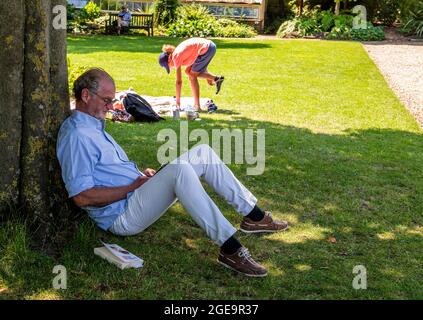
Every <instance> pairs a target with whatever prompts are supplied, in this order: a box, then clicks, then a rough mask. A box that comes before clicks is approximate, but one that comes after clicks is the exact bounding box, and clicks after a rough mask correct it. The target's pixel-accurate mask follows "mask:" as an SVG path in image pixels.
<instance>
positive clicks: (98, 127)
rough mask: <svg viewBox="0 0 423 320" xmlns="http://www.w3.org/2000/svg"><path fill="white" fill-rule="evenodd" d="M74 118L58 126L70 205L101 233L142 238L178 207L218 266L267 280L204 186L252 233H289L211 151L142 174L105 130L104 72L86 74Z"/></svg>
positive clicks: (110, 94)
mask: <svg viewBox="0 0 423 320" xmlns="http://www.w3.org/2000/svg"><path fill="white" fill-rule="evenodd" d="M73 90H74V95H75V99H76V110H75V111H74V112H73V114H72V115H71V116H70V117H68V118H67V119H66V120H65V121H64V122H63V124H62V125H61V128H60V131H59V137H58V142H57V157H58V159H59V162H60V165H61V169H62V177H63V180H64V182H65V185H66V188H67V191H68V193H69V197H71V198H72V199H73V201H74V202H75V203H76V205H78V206H79V207H81V208H83V209H85V210H86V211H87V212H88V214H89V216H90V217H91V218H92V219H93V220H94V221H95V222H96V223H97V225H98V226H99V227H100V228H101V229H103V230H108V231H110V232H112V233H113V234H116V235H122V236H129V235H135V234H137V233H140V232H142V231H143V230H145V229H146V228H147V227H149V226H150V225H151V224H152V223H154V222H155V221H156V220H157V219H159V218H160V216H161V215H162V214H164V213H165V212H166V211H167V209H168V208H169V207H170V206H172V204H173V203H174V202H175V201H176V200H179V201H180V202H181V204H182V205H183V206H184V208H185V209H186V210H187V211H188V213H189V214H190V215H191V216H192V218H193V219H194V220H195V222H196V223H197V224H198V225H199V226H200V227H201V228H202V229H203V230H204V231H205V232H206V234H207V235H208V236H209V237H210V238H211V239H212V240H213V241H214V242H215V243H217V244H218V245H219V246H220V253H219V256H218V262H219V263H221V264H223V265H224V266H226V267H228V268H230V269H233V270H235V271H238V272H240V273H243V274H245V275H247V276H251V277H264V276H266V275H267V271H266V269H265V268H264V267H263V266H261V265H260V264H258V263H257V262H255V261H254V260H253V259H252V258H251V256H250V254H249V252H248V250H247V249H246V248H245V247H243V246H242V245H241V244H240V243H239V241H238V240H237V239H236V238H235V236H234V234H235V232H236V231H237V230H236V229H235V228H234V227H233V226H232V225H231V223H229V221H228V220H226V218H225V217H224V216H223V214H222V212H221V211H220V210H219V208H218V207H217V206H216V204H215V203H214V202H213V201H212V199H211V198H210V197H209V195H208V194H207V193H206V191H205V190H204V188H203V186H202V184H201V182H200V178H203V179H204V180H205V181H206V182H207V183H208V184H209V185H210V186H211V187H212V188H213V189H214V190H215V191H216V192H217V193H218V194H219V195H220V196H222V197H223V198H224V199H225V200H226V201H227V202H228V203H229V204H231V205H232V206H233V207H234V208H235V210H236V211H237V212H239V213H240V214H241V215H243V216H244V219H243V221H242V223H241V231H243V232H247V233H259V232H275V231H281V230H286V229H287V228H288V224H287V222H285V221H276V220H273V219H272V217H271V215H270V213H269V212H263V211H262V210H261V209H260V208H259V207H258V206H257V204H256V203H257V199H256V198H255V197H254V196H253V195H252V194H251V192H250V191H248V190H247V189H246V188H245V187H244V186H243V185H242V184H241V182H239V181H238V179H237V178H236V177H235V176H234V175H233V173H232V172H231V171H230V170H229V168H228V167H227V166H226V165H225V164H224V163H223V162H222V161H221V159H220V158H219V157H218V156H217V155H216V154H215V153H214V151H213V149H211V148H210V147H209V146H207V145H201V146H197V147H195V148H193V149H191V150H189V151H188V152H186V153H185V154H183V155H182V156H180V157H179V158H177V159H175V160H174V161H172V162H171V163H170V164H168V165H167V166H165V167H164V168H163V169H162V170H160V171H159V172H157V173H156V171H155V170H153V169H149V168H147V169H145V170H144V171H143V172H140V171H139V170H138V168H137V166H136V164H135V163H134V162H132V161H129V159H128V157H127V155H126V154H125V152H124V151H123V149H122V148H121V147H120V146H119V145H118V144H117V143H116V141H115V140H114V139H113V138H112V137H111V136H110V135H109V134H108V133H107V132H106V131H105V130H104V127H105V117H106V113H107V111H108V110H111V109H112V104H113V101H114V97H115V84H114V81H113V79H112V78H111V76H110V75H109V74H107V73H106V72H105V71H104V70H102V69H97V68H93V69H90V70H88V71H86V72H85V73H84V74H82V75H81V76H80V77H79V78H78V79H76V81H75V82H74V89H73Z"/></svg>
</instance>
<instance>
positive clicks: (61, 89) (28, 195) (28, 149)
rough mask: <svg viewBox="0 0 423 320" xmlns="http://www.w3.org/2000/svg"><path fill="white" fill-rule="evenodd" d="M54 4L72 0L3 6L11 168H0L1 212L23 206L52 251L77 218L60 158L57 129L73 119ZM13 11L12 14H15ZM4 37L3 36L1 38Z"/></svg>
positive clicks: (0, 19) (1, 135)
mask: <svg viewBox="0 0 423 320" xmlns="http://www.w3.org/2000/svg"><path fill="white" fill-rule="evenodd" d="M55 5H63V6H64V7H66V0H14V1H2V2H1V4H0V8H1V11H0V12H1V13H0V24H1V36H2V37H1V42H2V47H3V43H5V44H6V45H7V46H6V47H5V48H6V50H4V51H3V50H2V51H0V71H2V74H3V75H6V74H7V75H8V77H4V78H3V79H2V81H1V87H0V88H1V89H0V94H1V99H2V100H1V101H2V103H1V111H2V113H1V114H2V117H3V119H4V121H2V122H3V123H4V125H2V127H1V129H0V142H1V145H0V147H2V149H3V150H8V152H6V153H3V154H2V155H0V159H1V160H3V161H2V163H7V166H6V167H2V168H1V169H0V170H1V171H0V174H1V175H0V185H1V187H2V190H5V191H2V193H1V194H0V209H3V210H2V211H1V212H4V209H5V208H7V206H8V204H9V203H12V204H14V205H15V206H16V208H18V209H17V210H18V211H19V214H21V215H24V216H25V217H26V218H27V221H28V222H29V223H30V225H31V227H32V229H33V231H34V234H33V235H34V239H35V240H36V243H37V245H38V246H40V247H42V248H43V249H44V250H49V249H51V248H53V247H54V245H55V244H57V243H58V242H60V240H62V239H63V238H64V237H66V236H64V235H65V234H66V233H67V231H70V232H71V231H72V225H73V224H72V223H70V222H71V221H72V219H71V213H72V211H73V210H74V208H73V207H72V204H70V202H68V201H67V200H66V199H67V193H66V191H65V190H64V187H63V183H62V180H61V176H60V168H59V166H58V162H57V159H56V155H55V150H56V137H57V132H58V129H59V126H60V124H61V122H62V121H63V120H64V119H65V117H66V116H67V115H68V114H69V112H70V110H69V96H68V81H67V66H66V30H62V29H55V28H53V26H52V22H53V18H54V16H55V15H53V13H52V10H53V7H54V6H55ZM11 6H12V8H11ZM3 33H5V34H3Z"/></svg>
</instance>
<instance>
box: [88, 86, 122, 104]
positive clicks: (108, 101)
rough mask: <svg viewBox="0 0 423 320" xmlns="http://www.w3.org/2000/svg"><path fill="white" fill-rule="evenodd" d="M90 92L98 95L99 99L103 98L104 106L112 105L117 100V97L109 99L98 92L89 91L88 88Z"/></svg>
mask: <svg viewBox="0 0 423 320" xmlns="http://www.w3.org/2000/svg"><path fill="white" fill-rule="evenodd" d="M90 92H91V93H92V94H95V95H96V96H97V97H99V98H100V99H101V100H103V102H104V106H105V107H106V106H108V105H113V104H114V103H115V102H117V101H119V100H118V99H109V98H104V97H102V96H100V95H99V94H98V93H96V92H93V91H91V90H90Z"/></svg>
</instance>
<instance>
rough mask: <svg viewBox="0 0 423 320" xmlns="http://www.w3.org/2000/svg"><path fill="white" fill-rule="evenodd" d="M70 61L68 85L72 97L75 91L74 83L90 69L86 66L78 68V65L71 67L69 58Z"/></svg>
mask: <svg viewBox="0 0 423 320" xmlns="http://www.w3.org/2000/svg"><path fill="white" fill-rule="evenodd" d="M67 61H68V84H69V95H71V96H72V90H73V83H74V81H75V80H76V79H77V78H78V77H79V76H80V75H81V74H83V73H84V72H85V71H87V70H88V69H89V67H86V66H77V65H71V63H70V60H69V58H68V59H67Z"/></svg>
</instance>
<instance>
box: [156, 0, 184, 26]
mask: <svg viewBox="0 0 423 320" xmlns="http://www.w3.org/2000/svg"><path fill="white" fill-rule="evenodd" d="M178 8H179V1H178V0H156V1H155V3H154V17H155V18H154V19H155V24H156V25H164V26H167V25H168V24H170V23H172V22H174V21H175V19H176V17H177V10H178Z"/></svg>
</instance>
